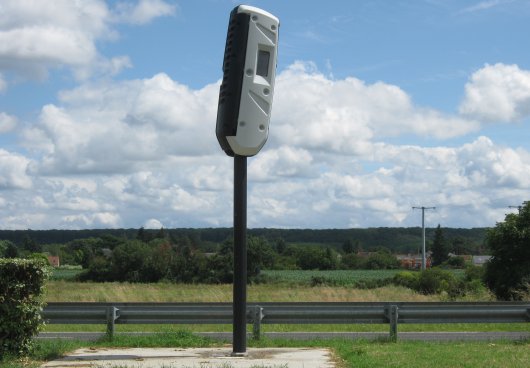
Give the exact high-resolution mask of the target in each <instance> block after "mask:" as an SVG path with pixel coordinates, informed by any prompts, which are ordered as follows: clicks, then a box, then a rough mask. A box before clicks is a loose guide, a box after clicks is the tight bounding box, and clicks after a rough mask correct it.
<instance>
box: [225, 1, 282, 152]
mask: <svg viewBox="0 0 530 368" xmlns="http://www.w3.org/2000/svg"><path fill="white" fill-rule="evenodd" d="M278 27H279V20H278V18H276V17H275V16H274V15H272V14H270V13H268V12H266V11H264V10H262V9H259V8H255V7H253V6H247V5H239V6H237V7H235V8H234V9H233V10H232V12H231V13H230V21H229V23H228V34H227V37H226V45H225V53H224V60H223V81H222V83H221V88H220V91H219V104H218V108H217V124H216V129H215V132H216V135H217V140H218V141H219V144H220V145H221V148H222V149H223V150H224V151H225V152H226V154H227V155H229V156H234V155H239V156H254V155H255V154H257V153H258V152H259V151H260V150H261V148H262V147H263V145H264V144H265V142H266V141H267V137H268V135H269V121H270V116H271V109H272V98H273V95H274V78H275V75H276V58H277V51H278Z"/></svg>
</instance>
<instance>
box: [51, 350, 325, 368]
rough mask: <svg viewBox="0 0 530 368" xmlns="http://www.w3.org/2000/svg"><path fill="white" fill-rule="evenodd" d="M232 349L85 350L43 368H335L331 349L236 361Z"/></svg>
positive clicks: (258, 354)
mask: <svg viewBox="0 0 530 368" xmlns="http://www.w3.org/2000/svg"><path fill="white" fill-rule="evenodd" d="M231 354H232V348H192V349H178V348H157V349H144V348H120V349H114V348H112V349H110V348H82V349H78V350H76V351H74V352H72V353H71V354H69V355H68V356H66V357H64V358H61V359H58V360H54V361H51V362H48V363H45V364H44V365H42V366H41V367H42V368H72V367H78V368H81V367H83V368H92V367H98V368H99V367H101V368H111V367H120V368H122V367H123V368H124V367H134V368H155V367H156V368H332V367H335V364H334V362H333V360H332V358H331V353H330V351H329V350H328V349H313V348H307V349H306V348H263V349H262V348H250V349H247V356H245V357H233V356H231Z"/></svg>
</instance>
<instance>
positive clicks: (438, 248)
mask: <svg viewBox="0 0 530 368" xmlns="http://www.w3.org/2000/svg"><path fill="white" fill-rule="evenodd" d="M431 250H432V265H433V266H439V265H441V264H442V263H444V262H445V261H447V259H449V249H448V247H447V242H446V241H445V237H444V234H443V230H442V228H441V227H440V224H438V227H437V228H436V230H435V231H434V240H433V243H432V248H431Z"/></svg>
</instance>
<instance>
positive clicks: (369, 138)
mask: <svg viewBox="0 0 530 368" xmlns="http://www.w3.org/2000/svg"><path fill="white" fill-rule="evenodd" d="M218 92H219V84H218V83H215V84H211V85H207V86H205V87H203V88H200V89H192V88H190V87H188V86H185V85H182V84H180V83H178V82H176V81H174V80H172V79H171V78H170V77H169V76H168V75H166V74H158V75H155V76H153V77H152V78H147V79H138V80H129V81H120V82H116V81H114V82H113V81H100V82H97V83H94V82H90V83H89V82H86V83H83V84H82V85H80V86H79V87H78V88H75V89H72V90H67V91H66V90H65V91H62V92H61V93H60V95H59V102H58V103H56V104H50V105H46V106H44V107H43V108H42V111H41V113H40V116H39V118H38V121H37V122H35V123H34V124H32V125H30V124H28V128H27V129H26V130H25V131H24V134H23V136H22V138H23V140H24V143H25V147H27V149H28V150H30V152H31V157H32V160H31V161H30V160H29V159H28V158H25V157H24V156H22V155H20V154H13V153H9V152H6V151H4V152H3V153H4V154H5V155H6V157H7V159H5V160H4V161H2V159H1V156H0V162H4V166H3V168H2V164H1V163H0V168H2V172H8V173H9V172H11V173H12V175H11V177H10V179H4V182H3V183H2V184H0V186H2V188H3V189H4V191H3V193H2V198H4V204H3V205H2V207H1V208H0V218H1V219H2V222H1V223H0V225H2V226H4V225H5V226H4V227H5V228H20V227H24V226H29V227H31V228H49V227H55V228H84V227H97V226H100V227H101V226H104V227H112V226H135V227H138V226H142V225H144V226H146V227H147V225H150V226H151V225H152V226H155V225H156V227H157V228H159V227H161V226H158V225H162V224H163V225H164V227H186V226H231V223H232V195H233V194H232V192H233V182H232V179H233V172H232V164H233V162H232V159H231V158H229V157H227V156H226V155H225V154H224V153H223V152H222V150H221V149H220V148H219V146H218V143H217V141H216V139H215V119H216V108H217V97H218ZM477 126H478V124H477V123H475V120H471V119H466V118H461V117H459V116H452V115H447V114H443V113H441V112H439V111H437V110H434V109H432V108H428V107H417V106H416V105H415V104H414V102H413V101H412V99H411V97H410V96H409V95H408V94H407V93H406V92H405V91H403V90H402V89H400V88H399V87H397V86H393V85H390V84H385V83H382V82H379V83H375V84H367V83H365V82H363V81H361V80H358V79H355V78H346V79H343V80H335V79H330V78H328V77H325V76H323V75H322V74H320V73H318V71H316V70H315V69H311V65H307V64H300V63H298V64H295V65H293V66H292V67H290V68H288V69H287V70H286V71H283V72H281V73H279V76H278V83H277V94H276V96H275V107H274V111H273V117H272V121H271V135H270V137H269V142H268V143H267V145H266V146H265V147H264V149H263V151H262V152H261V153H260V154H259V155H257V156H256V157H252V158H249V161H248V165H249V166H248V168H249V171H248V177H249V199H248V201H249V208H248V211H249V216H248V221H249V226H250V227H276V226H277V227H303V228H308V227H348V226H363V227H366V226H417V225H418V218H419V217H418V214H417V213H414V212H413V211H412V210H411V206H412V205H435V206H437V208H438V209H437V211H436V212H435V213H433V214H429V216H430V217H429V221H431V222H439V223H442V224H443V225H444V226H485V225H489V224H492V223H494V222H495V221H497V220H499V219H500V218H501V217H502V216H503V215H504V211H503V210H502V209H501V208H502V206H505V205H506V203H509V204H513V203H515V204H517V203H520V202H521V200H524V199H525V198H528V189H527V188H528V187H530V153H529V152H527V151H526V150H523V149H518V150H514V149H511V148H509V147H502V146H499V145H497V144H496V143H495V142H494V141H493V140H491V139H489V138H487V137H477V138H470V139H469V140H468V141H467V143H463V144H460V145H458V144H455V143H454V142H453V141H451V142H450V144H448V145H447V146H444V145H443V144H438V145H434V146H433V147H422V146H421V145H418V144H416V145H404V144H400V143H399V136H400V135H406V136H410V135H417V136H420V137H424V136H426V137H431V138H433V140H431V142H435V143H436V142H440V140H444V141H442V142H446V141H445V139H447V138H448V137H452V136H455V137H462V136H463V135H464V134H469V132H471V131H473V130H474V129H476V128H477ZM389 136H391V137H393V139H392V141H393V142H394V143H392V144H391V143H389V142H388V141H386V137H389ZM396 137H397V138H396ZM17 160H18V161H17ZM26 168H28V169H27V170H26ZM26 172H29V174H27V173H26ZM16 188H19V189H20V188H26V190H12V189H16ZM5 193H7V194H5ZM485 208H486V209H485ZM29 209H31V211H35V212H36V213H37V214H40V213H42V214H47V216H42V217H38V216H37V215H36V214H33V215H32V216H30V212H31V211H30V210H29ZM27 224H30V225H27Z"/></svg>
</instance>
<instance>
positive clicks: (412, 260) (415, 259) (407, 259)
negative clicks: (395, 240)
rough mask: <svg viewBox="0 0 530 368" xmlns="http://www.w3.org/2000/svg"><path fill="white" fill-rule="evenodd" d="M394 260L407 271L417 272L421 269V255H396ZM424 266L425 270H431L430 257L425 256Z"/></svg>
mask: <svg viewBox="0 0 530 368" xmlns="http://www.w3.org/2000/svg"><path fill="white" fill-rule="evenodd" d="M396 258H397V259H398V261H399V262H400V263H401V267H402V268H406V269H409V270H419V269H421V261H422V257H421V255H417V254H414V255H412V254H398V255H396ZM425 266H426V267H427V268H431V257H430V255H428V256H427V259H426V260H425Z"/></svg>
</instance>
